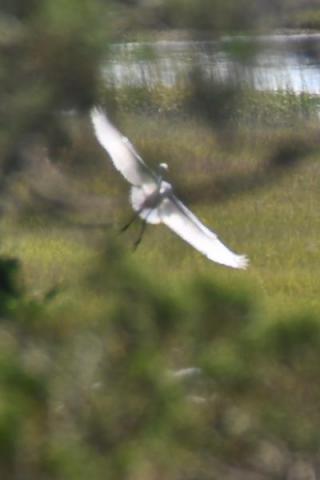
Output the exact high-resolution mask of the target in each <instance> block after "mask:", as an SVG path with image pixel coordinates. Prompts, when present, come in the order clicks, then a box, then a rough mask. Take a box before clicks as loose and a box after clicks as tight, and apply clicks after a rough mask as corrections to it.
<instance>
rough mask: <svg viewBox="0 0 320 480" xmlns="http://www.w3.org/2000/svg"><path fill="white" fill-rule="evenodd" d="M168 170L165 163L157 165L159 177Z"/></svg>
mask: <svg viewBox="0 0 320 480" xmlns="http://www.w3.org/2000/svg"><path fill="white" fill-rule="evenodd" d="M168 169H169V167H168V164H167V163H159V167H158V171H159V174H160V175H161V176H162V175H164V174H165V173H166V172H167V171H168Z"/></svg>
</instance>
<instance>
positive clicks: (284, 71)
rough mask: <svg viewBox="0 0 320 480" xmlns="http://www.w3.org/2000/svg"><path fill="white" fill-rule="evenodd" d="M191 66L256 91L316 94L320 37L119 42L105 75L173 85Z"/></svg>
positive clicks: (319, 83) (130, 82) (319, 86)
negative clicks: (289, 91)
mask: <svg viewBox="0 0 320 480" xmlns="http://www.w3.org/2000/svg"><path fill="white" fill-rule="evenodd" d="M195 65H197V66H198V67H199V68H200V69H201V70H202V71H203V73H204V74H205V75H206V76H208V77H210V78H214V79H215V80H219V81H222V82H225V81H235V80H236V81H237V82H240V83H242V84H243V85H248V86H251V87H253V88H255V89H258V90H273V91H276V90H288V89H289V90H291V91H293V92H296V93H302V92H306V93H310V94H319V93H320V35H319V34H313V35H307V34H299V35H270V36H260V37H256V38H248V37H237V38H236V39H235V38H231V37H226V38H224V39H222V40H220V41H212V42H201V41H189V42H188V41H170V42H169V41H161V42H155V43H126V44H117V45H114V46H113V49H112V54H111V61H110V62H109V63H108V65H107V66H106V67H105V69H104V73H105V76H106V79H107V80H108V81H109V82H112V83H115V84H116V85H124V84H128V85H143V84H146V85H154V84H158V83H160V84H163V85H167V86H171V85H174V84H176V83H177V82H183V81H184V80H185V79H186V78H187V75H188V73H189V72H190V69H191V68H193V67H194V66H195Z"/></svg>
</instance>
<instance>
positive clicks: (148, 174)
mask: <svg viewBox="0 0 320 480" xmlns="http://www.w3.org/2000/svg"><path fill="white" fill-rule="evenodd" d="M91 120H92V123H93V127H94V131H95V134H96V137H97V139H98V141H99V142H100V144H101V145H102V146H103V147H104V148H105V149H106V150H107V152H108V153H109V155H110V157H111V160H112V162H113V164H114V166H115V167H116V169H117V170H119V172H120V173H122V175H123V176H124V177H125V178H126V179H127V180H128V182H129V183H131V184H132V185H135V186H141V187H143V189H144V190H147V189H148V187H150V189H152V190H153V189H154V188H155V187H156V185H157V177H156V175H155V174H154V173H153V171H152V170H151V169H150V168H149V167H148V166H147V165H146V164H145V163H144V161H143V160H142V158H141V157H140V155H139V154H138V153H137V152H136V150H135V149H134V147H133V145H132V144H131V143H130V141H129V140H128V139H127V138H126V137H123V136H122V135H121V133H120V132H119V131H118V130H117V129H116V128H115V127H114V126H113V125H112V123H111V122H110V120H109V119H108V118H107V116H106V115H105V113H104V112H103V111H102V110H101V109H100V108H97V107H95V108H93V109H92V110H91Z"/></svg>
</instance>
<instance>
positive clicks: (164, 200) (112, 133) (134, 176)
mask: <svg viewBox="0 0 320 480" xmlns="http://www.w3.org/2000/svg"><path fill="white" fill-rule="evenodd" d="M91 120H92V123H93V127H94V131H95V134H96V136H97V139H98V141H99V142H100V144H101V145H102V147H104V148H105V150H106V151H107V152H108V154H109V156H110V157H111V160H112V162H113V164H114V166H115V168H116V169H117V170H119V172H120V173H121V174H122V175H123V176H124V177H125V179H126V180H127V181H128V182H129V183H130V184H131V194H130V200H131V205H132V208H133V210H134V211H135V216H134V217H133V219H132V220H131V221H130V222H129V223H128V224H127V225H125V227H124V228H123V230H125V229H126V228H128V227H129V225H130V224H131V223H132V222H133V220H134V219H135V218H136V217H138V216H139V217H141V218H142V220H143V224H142V229H141V233H140V236H139V238H138V240H137V242H136V246H137V245H138V243H139V242H140V241H141V238H142V234H143V232H144V229H145V227H146V224H147V223H153V224H156V223H164V224H165V225H166V226H167V227H169V228H170V229H171V230H173V231H174V232H175V233H176V234H177V235H179V236H180V237H181V238H183V240H185V241H186V242H188V243H189V244H190V245H192V246H193V247H194V248H195V249H197V250H199V252H201V253H203V254H204V255H205V256H206V257H208V258H209V259H210V260H212V261H214V262H217V263H220V264H223V265H226V266H228V267H233V268H243V269H244V268H246V267H247V265H248V259H247V257H246V256H245V255H237V254H235V253H233V252H232V251H231V250H229V248H227V247H226V246H225V245H223V243H222V242H221V241H220V240H219V239H218V237H217V235H216V234H215V233H214V232H212V231H210V230H209V229H208V228H207V227H205V226H204V225H203V224H202V223H201V222H200V220H199V219H198V218H197V217H196V216H195V215H194V214H193V213H192V212H191V211H190V210H189V209H188V208H187V207H186V206H185V205H184V204H183V203H182V202H181V201H180V200H179V199H178V198H177V197H176V196H175V195H174V193H173V189H172V186H171V185H170V183H168V182H166V181H164V180H163V174H164V172H165V171H166V170H167V168H168V167H167V164H165V163H160V165H159V167H158V171H157V172H154V171H153V170H151V169H150V168H149V167H148V165H146V164H145V162H144V161H143V160H142V158H141V157H140V155H139V154H138V153H137V152H136V150H135V148H134V147H133V145H132V144H131V143H130V141H129V140H128V139H127V138H126V137H124V136H122V134H121V133H120V132H119V131H118V130H117V129H116V128H115V127H114V126H113V125H112V123H111V122H110V120H109V119H108V118H107V116H106V115H105V113H104V112H103V110H102V109H100V108H97V107H94V108H93V109H92V111H91Z"/></svg>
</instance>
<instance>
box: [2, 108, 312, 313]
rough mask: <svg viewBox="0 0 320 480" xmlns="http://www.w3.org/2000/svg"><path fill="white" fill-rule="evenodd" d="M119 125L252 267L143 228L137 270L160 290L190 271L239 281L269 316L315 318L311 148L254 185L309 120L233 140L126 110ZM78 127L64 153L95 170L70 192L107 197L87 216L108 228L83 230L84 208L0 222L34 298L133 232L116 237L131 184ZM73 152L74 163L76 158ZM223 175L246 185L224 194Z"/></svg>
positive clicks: (126, 241)
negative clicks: (61, 217)
mask: <svg viewBox="0 0 320 480" xmlns="http://www.w3.org/2000/svg"><path fill="white" fill-rule="evenodd" d="M119 122H120V124H121V127H122V130H123V131H125V132H126V134H127V135H128V136H129V137H130V138H132V139H133V141H134V142H135V144H136V146H137V147H138V148H139V150H140V151H141V153H142V154H143V156H144V158H145V159H146V160H147V161H148V162H149V163H150V164H152V165H156V164H157V163H158V162H160V161H165V162H167V163H168V164H169V172H168V178H169V180H170V181H172V182H173V184H174V185H175V186H176V191H177V192H178V194H179V195H180V197H181V198H182V199H183V200H184V201H185V203H186V204H187V205H188V206H189V207H190V208H192V210H193V211H194V212H195V213H196V214H197V215H198V216H199V217H200V218H201V219H202V220H203V221H204V223H205V224H207V225H208V226H209V227H211V228H212V229H213V230H215V231H216V232H217V233H218V234H219V237H220V238H221V239H222V240H223V241H224V242H225V243H226V244H227V245H229V246H230V247H231V248H232V249H233V250H234V251H236V252H239V253H245V254H247V255H248V256H249V258H250V262H251V264H250V268H249V270H248V271H246V272H242V271H241V272H238V271H234V270H231V269H226V268H224V267H222V266H219V265H216V264H213V263H211V262H209V261H208V260H207V259H206V258H204V257H203V256H201V255H200V254H199V253H198V252H196V251H195V250H193V249H192V248H191V247H189V246H188V245H187V244H185V243H184V242H183V241H182V240H180V239H179V238H177V237H176V236H175V235H174V234H172V233H171V232H170V231H168V230H167V229H166V228H165V227H163V226H155V227H153V226H150V227H149V228H148V229H147V232H146V235H145V237H144V240H143V242H142V244H141V246H140V247H139V249H138V250H137V252H135V253H132V260H133V262H134V263H137V264H139V263H141V264H143V267H144V268H145V269H147V270H149V271H150V272H151V274H152V275H153V276H155V277H156V278H157V281H158V282H159V284H163V285H164V286H165V285H168V284H172V285H175V284H177V285H179V284H181V283H183V282H184V281H185V280H186V279H188V278H192V276H193V275H194V274H195V273H197V274H203V275H206V276H209V277H213V278H215V279H217V280H219V281H221V282H223V283H230V282H231V283H233V284H235V285H236V284H239V285H245V287H246V288H248V289H249V290H251V291H253V292H254V294H255V295H258V296H259V297H260V298H261V299H262V301H264V302H265V303H266V305H267V307H268V308H270V309H271V310H273V311H279V310H280V311H281V310H282V309H285V310H286V311H288V310H292V309H293V310H294V309H300V308H307V309H308V310H316V311H317V312H319V310H320V296H319V291H318V290H319V289H318V287H317V283H318V274H319V262H318V242H319V240H318V238H319V230H320V220H319V215H318V209H317V206H318V204H319V197H320V191H319V188H318V181H317V176H318V170H319V153H318V151H317V148H313V150H312V152H311V153H309V154H308V155H306V156H304V155H303V160H302V161H301V162H300V163H299V164H298V165H297V166H295V167H294V168H291V169H290V168H287V169H286V168H284V169H282V170H279V171H278V170H277V169H275V172H273V174H272V176H270V178H269V177H268V176H267V177H266V181H265V182H264V183H265V184H264V185H263V186H261V187H259V186H258V185H259V182H258V179H259V178H260V177H261V170H262V168H263V166H264V165H266V163H267V162H268V161H270V158H271V159H272V155H274V154H276V153H277V151H278V150H279V149H281V148H283V146H285V148H287V147H288V145H289V146H290V145H292V144H294V145H296V144H297V138H298V141H300V143H301V144H302V146H304V145H308V142H309V140H308V139H311V140H310V142H313V143H315V144H316V140H315V139H316V125H315V124H314V123H313V124H312V125H309V126H308V127H307V128H306V130H304V131H303V130H302V129H301V128H300V129H299V127H297V126H296V127H290V128H279V129H277V130H274V129H270V128H261V129H260V130H259V129H258V130H257V131H252V130H251V131H250V130H249V131H248V129H243V130H241V129H238V130H237V132H236V133H234V134H233V135H231V134H229V133H228V132H223V133H221V132H220V133H219V132H216V131H213V130H211V129H210V128H209V127H208V126H207V125H205V124H203V123H201V122H199V121H198V120H197V119H190V118H188V119H187V120H183V119H177V118H176V119H175V120H174V121H172V119H168V118H161V117H160V118H159V117H156V116H150V117H148V118H146V117H145V116H143V115H140V116H139V115H138V116H136V115H133V114H129V115H126V116H124V117H123V118H121V119H119ZM82 127H83V125H82ZM84 128H85V131H86V133H85V136H84V139H83V138H82V137H81V135H76V136H75V139H74V144H73V145H72V147H71V148H72V149H75V151H77V149H78V151H79V152H81V157H82V158H84V162H85V157H86V156H87V158H88V161H89V162H90V158H91V159H92V164H93V165H92V164H91V165H89V167H87V169H89V170H90V175H89V176H87V175H84V174H83V172H82V173H80V174H79V172H78V173H77V175H78V178H77V180H76V187H77V192H78V195H79V197H80V196H81V195H82V194H83V195H84V194H85V195H88V192H89V193H94V194H98V195H99V196H101V197H105V198H111V199H112V201H113V207H112V208H109V209H108V208H106V209H105V211H104V212H102V211H100V210H97V212H96V213H95V212H94V209H91V212H90V215H89V217H88V216H87V219H88V221H89V223H91V224H93V225H94V224H95V222H97V221H105V222H107V223H109V225H108V227H107V228H105V229H104V228H94V227H93V228H89V229H88V228H84V226H83V225H82V226H81V223H82V222H81V209H80V212H78V213H77V215H76V220H77V221H76V222H74V223H71V224H68V222H59V221H58V222H57V221H52V220H51V219H50V215H46V216H44V215H39V214H32V215H31V216H29V217H28V218H27V220H25V221H23V222H21V221H15V222H14V221H12V220H8V219H6V220H3V222H2V227H1V230H2V242H1V253H2V254H4V255H10V256H17V257H18V258H19V259H20V260H21V262H22V264H23V269H24V272H25V276H26V281H27V283H28V284H29V285H30V286H31V287H32V289H33V290H34V291H36V292H37V291H45V290H46V289H50V288H52V287H53V286H55V285H56V284H59V285H60V284H68V283H70V284H71V283H73V282H74V280H75V279H77V278H80V277H81V272H83V273H84V272H86V271H88V265H90V264H91V262H92V260H94V259H95V258H98V256H99V252H101V251H102V250H103V249H104V248H105V245H106V243H107V239H108V238H116V239H117V240H119V241H120V242H121V243H122V244H123V247H124V248H125V249H128V250H131V248H132V242H133V240H134V238H135V235H136V233H137V230H136V229H135V227H133V228H132V230H130V231H128V232H126V233H125V234H124V235H122V236H121V237H120V236H118V229H119V227H120V226H121V224H122V223H123V222H125V220H126V219H127V217H129V215H130V208H129V206H128V205H127V193H128V188H127V185H126V183H125V181H123V180H122V178H120V176H119V175H118V173H117V172H116V171H115V170H114V169H113V167H112V165H111V164H109V161H108V159H107V157H106V156H105V154H104V152H102V150H101V149H100V147H99V146H98V145H96V143H95V139H94V138H93V136H92V134H91V131H90V127H88V128H89V130H88V129H86V128H87V127H86V126H84ZM159 132H160V133H159ZM228 135H229V136H230V138H231V137H232V141H229V140H230V138H229V137H228ZM85 142H86V145H84V143H85ZM303 142H305V143H303ZM310 142H309V143H310ZM300 148H301V146H300ZM306 150H307V149H306ZM274 152H276V153H274ZM307 153H308V152H307ZM72 155H74V157H76V154H75V153H74V152H73V154H72ZM68 169H69V170H68V174H69V176H71V175H73V176H75V172H76V171H78V170H79V169H78V166H77V165H76V159H75V158H73V159H72V161H71V165H69V167H68ZM84 170H85V168H84ZM230 178H232V179H233V183H234V179H237V178H240V179H245V181H244V186H243V187H241V188H240V189H239V188H236V189H234V186H233V183H232V184H231V185H232V188H231V189H230V187H229V183H228V180H229V179H230ZM247 178H251V180H250V181H249V182H248V181H247V180H246V179H247ZM255 179H257V185H255ZM224 189H225V190H226V191H228V189H229V190H230V192H228V195H225V196H224V195H223V194H222V195H221V191H222V193H223V192H224ZM90 191H91V192H90ZM70 218H71V217H70V216H69V220H70ZM72 219H73V220H74V219H75V218H74V217H72ZM77 222H79V224H78V223H77ZM79 272H80V277H79Z"/></svg>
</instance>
